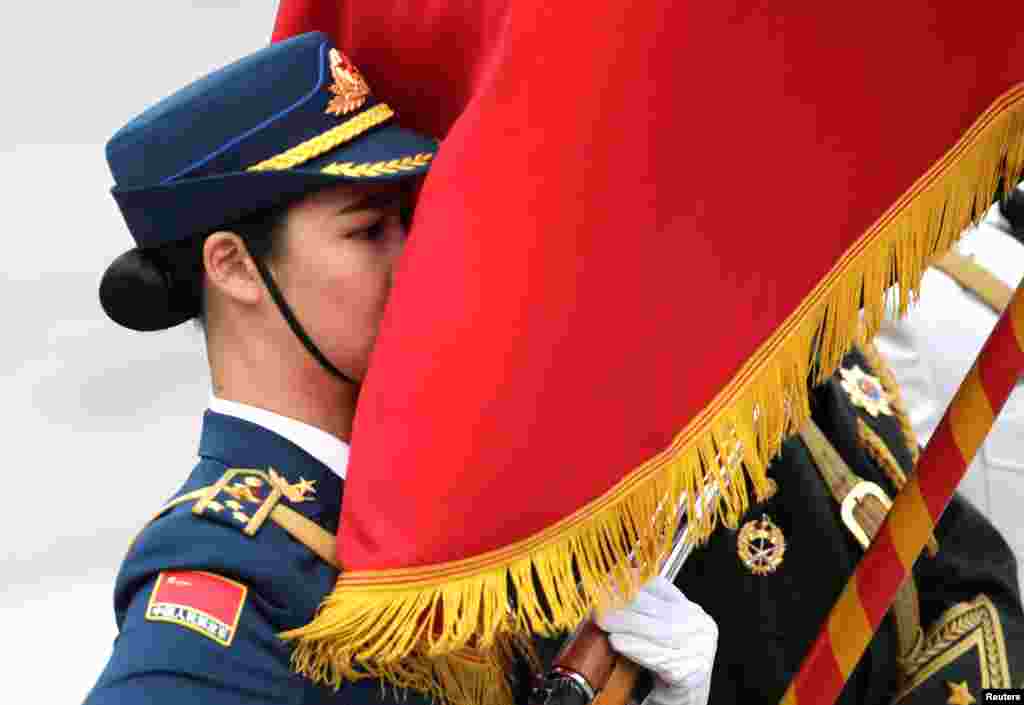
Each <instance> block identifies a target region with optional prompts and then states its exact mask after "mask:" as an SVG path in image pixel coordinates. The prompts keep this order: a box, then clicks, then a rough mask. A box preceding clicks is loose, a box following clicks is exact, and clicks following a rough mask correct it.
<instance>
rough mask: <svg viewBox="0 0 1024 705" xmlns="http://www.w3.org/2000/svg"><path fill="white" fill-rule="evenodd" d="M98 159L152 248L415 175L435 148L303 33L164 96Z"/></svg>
mask: <svg viewBox="0 0 1024 705" xmlns="http://www.w3.org/2000/svg"><path fill="white" fill-rule="evenodd" d="M106 151H107V161H108V163H109V165H110V170H111V172H112V173H113V176H114V180H115V182H116V183H115V186H114V187H113V189H112V193H113V195H114V198H115V199H116V200H117V204H118V206H119V207H120V209H121V213H122V214H123V215H124V219H125V221H126V222H127V224H128V228H129V230H130V231H131V233H132V236H133V237H134V238H135V241H136V243H137V244H138V245H139V246H140V247H155V246H159V245H163V244H166V243H168V242H172V241H174V240H179V239H184V238H187V237H190V236H192V235H195V234H198V233H203V232H208V231H210V230H213V229H215V228H217V227H219V226H221V225H223V224H225V223H229V222H231V221H233V220H237V219H239V218H242V217H244V216H245V215H246V214H248V213H252V212H255V211H259V210H263V209H266V208H272V207H274V206H277V205H279V204H281V203H284V202H286V201H288V200H290V199H293V198H296V197H298V196H301V195H302V194H304V193H306V192H309V191H311V190H314V189H316V188H320V187H323V186H326V185H329V184H331V183H334V182H338V181H384V180H395V179H401V178H405V177H409V176H413V175H416V174H420V173H423V172H424V171H426V169H427V168H428V165H429V163H430V160H431V158H432V157H433V156H434V154H435V153H436V151H437V143H436V141H435V140H432V139H429V138H427V137H424V136H421V135H419V134H416V133H414V132H412V131H409V130H405V129H403V128H401V127H399V126H398V125H397V124H395V114H394V112H393V111H392V110H391V108H390V107H388V105H387V104H386V103H383V102H380V101H378V100H377V99H375V98H374V97H373V96H372V94H371V93H370V89H369V86H368V85H367V83H366V81H365V79H364V78H363V77H362V75H361V74H360V72H359V70H358V69H357V68H356V67H355V66H354V65H352V63H351V62H349V61H348V59H347V58H346V57H345V56H344V55H343V54H342V53H341V52H339V51H338V50H337V49H334V48H333V47H332V46H331V41H330V39H329V38H328V37H327V36H326V35H325V34H322V33H319V32H311V33H308V34H304V35H300V36H298V37H295V38H293V39H290V40H288V41H285V42H281V43H278V44H273V45H271V46H269V47H267V48H265V49H262V50H260V51H257V52H256V53H254V54H251V55H249V56H247V57H245V58H243V59H241V60H239V61H236V62H235V63H233V64H231V65H229V66H226V67H224V68H222V69H220V70H218V71H215V72H213V73H211V74H209V75H208V76H206V77H204V78H202V79H199V80H198V81H196V82H195V83H193V84H191V85H189V86H187V87H186V88H183V89H182V90H180V91H178V92H177V93H174V94H173V95H171V96H169V97H167V98H165V99H164V100H162V101H160V102H159V103H157V104H156V105H154V106H152V107H151V108H149V109H148V110H146V111H145V112H144V113H142V114H141V115H139V116H138V117H136V118H135V119H133V120H132V121H131V122H129V123H128V124H127V125H125V126H124V127H122V128H121V129H120V130H118V131H117V133H116V134H115V135H114V136H113V137H112V138H111V139H110V141H109V142H108V143H107V149H106Z"/></svg>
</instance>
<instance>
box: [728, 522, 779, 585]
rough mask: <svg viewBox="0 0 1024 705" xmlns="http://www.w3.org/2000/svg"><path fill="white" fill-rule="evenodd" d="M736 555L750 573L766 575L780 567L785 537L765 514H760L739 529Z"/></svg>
mask: <svg viewBox="0 0 1024 705" xmlns="http://www.w3.org/2000/svg"><path fill="white" fill-rule="evenodd" d="M736 553H737V554H738V555H739V557H740V561H741V562H742V563H743V565H745V566H746V567H747V570H749V571H750V572H751V573H753V574H754V575H768V574H769V573H774V572H775V570H776V569H777V568H778V567H779V566H780V565H782V556H783V555H784V554H785V553H786V537H785V536H784V535H783V534H782V529H780V528H779V527H777V526H776V525H775V524H774V523H773V522H772V520H771V519H770V518H769V517H768V515H767V514H762V515H761V518H760V519H751V520H750V521H748V522H747V523H746V524H744V525H743V528H741V529H740V534H739V537H738V538H737V540H736Z"/></svg>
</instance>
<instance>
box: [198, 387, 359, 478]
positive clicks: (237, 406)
mask: <svg viewBox="0 0 1024 705" xmlns="http://www.w3.org/2000/svg"><path fill="white" fill-rule="evenodd" d="M210 411H213V412H215V413H218V414H224V415H225V416H234V417H236V418H239V419H242V420H243V421H248V422H250V423H254V424H256V425H257V426H262V427H263V428H265V429H267V430H268V431H273V432H274V433H276V434H277V435H279V436H281V437H283V438H286V439H287V440H289V441H291V442H292V443H294V444H295V445H297V446H298V447H299V448H302V450H304V451H306V452H307V453H309V454H310V455H312V456H313V457H314V458H316V459H317V460H319V461H320V462H321V463H323V464H324V465H326V466H327V467H329V468H330V469H331V471H332V472H334V473H335V474H336V475H338V476H339V477H340V478H341V479H343V480H344V479H345V473H346V471H347V470H348V452H349V448H348V444H347V443H345V441H343V440H341V439H340V438H336V437H334V436H332V435H331V434H329V433H327V432H326V431H324V430H321V429H319V428H317V427H316V426H310V425H309V424H307V423H303V422H302V421H298V420H296V419H293V418H289V417H287V416H282V415H281V414H278V413H275V412H273V411H268V410H267V409H261V408H259V407H257V406H250V405H248V404H242V403H241V402H237V401H230V400H228V399H221V398H220V397H218V396H216V395H215V394H211V395H210Z"/></svg>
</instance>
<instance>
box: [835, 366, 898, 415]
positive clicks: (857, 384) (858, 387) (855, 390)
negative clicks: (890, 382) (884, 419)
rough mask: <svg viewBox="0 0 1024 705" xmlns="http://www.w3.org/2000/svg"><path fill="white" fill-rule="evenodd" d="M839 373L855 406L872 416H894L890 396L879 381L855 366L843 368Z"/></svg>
mask: <svg viewBox="0 0 1024 705" xmlns="http://www.w3.org/2000/svg"><path fill="white" fill-rule="evenodd" d="M839 373H840V374H841V375H842V377H843V381H842V382H841V384H842V387H843V389H844V390H845V391H846V393H847V394H848V395H849V397H850V401H851V402H852V403H853V405H854V406H859V407H860V408H862V409H864V411H866V412H868V413H869V414H871V415H872V416H878V415H879V414H884V415H886V416H892V407H890V406H889V396H888V394H886V391H885V388H883V387H882V383H881V382H880V381H879V379H878V378H877V377H875V376H873V375H869V374H868V373H867V372H865V371H864V370H862V369H861V368H860V365H854V366H853V367H852V368H846V367H844V368H842V369H840V370H839Z"/></svg>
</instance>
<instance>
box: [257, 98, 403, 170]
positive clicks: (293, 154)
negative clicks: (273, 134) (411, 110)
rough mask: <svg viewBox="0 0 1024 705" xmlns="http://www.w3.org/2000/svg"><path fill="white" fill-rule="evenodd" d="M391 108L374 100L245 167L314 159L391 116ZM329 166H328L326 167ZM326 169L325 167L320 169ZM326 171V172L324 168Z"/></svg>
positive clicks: (276, 166)
mask: <svg viewBox="0 0 1024 705" xmlns="http://www.w3.org/2000/svg"><path fill="white" fill-rule="evenodd" d="M394 115H395V111H393V110H392V109H391V107H390V106H388V105H387V104H386V103H378V104H377V105H375V106H373V107H372V108H370V109H369V110H365V111H363V112H361V113H359V114H358V115H356V116H355V117H353V118H350V119H348V120H346V121H345V122H343V123H341V124H340V125H338V126H337V127H332V128H331V129H330V130H328V131H327V132H324V133H322V134H319V135H317V136H316V137H314V138H312V139H308V140H306V141H305V142H302V143H301V144H297V145H295V146H294V147H292V148H291V149H288V150H286V151H284V152H281V153H280V154H277V155H275V156H273V157H270V158H269V159H264V160H263V161H262V162H259V163H258V164H254V165H253V166H251V167H249V168H248V169H247V171H282V170H284V169H293V168H295V167H297V166H299V165H300V164H304V163H306V162H308V161H309V160H310V159H315V158H316V157H319V156H320V155H321V154H325V153H327V152H329V151H331V150H332V149H334V148H336V147H340V146H341V145H343V144H345V143H347V142H351V141H352V140H354V139H355V138H356V137H358V136H359V135H361V134H363V133H364V132H366V131H367V130H370V129H372V128H374V127H376V126H377V125H380V124H382V123H384V122H387V121H388V120H390V119H391V118H392V117H394ZM328 168H329V167H328ZM324 171H326V169H325V170H324ZM328 173H329V172H328Z"/></svg>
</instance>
